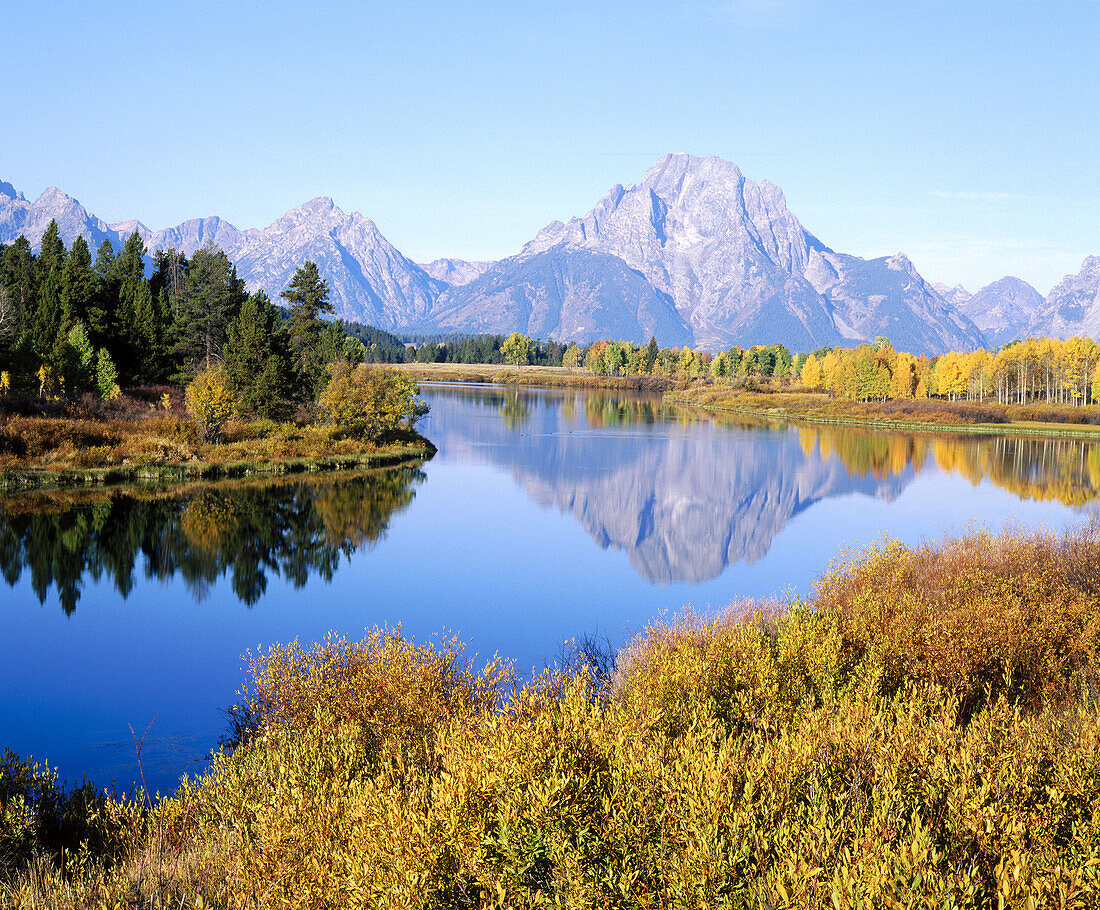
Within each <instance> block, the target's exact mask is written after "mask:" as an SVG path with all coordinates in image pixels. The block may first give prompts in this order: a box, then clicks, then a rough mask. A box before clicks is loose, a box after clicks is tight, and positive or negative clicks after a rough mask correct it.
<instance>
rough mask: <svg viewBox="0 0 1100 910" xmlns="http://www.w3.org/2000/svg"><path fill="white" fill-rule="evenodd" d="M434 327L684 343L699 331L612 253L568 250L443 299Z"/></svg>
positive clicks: (495, 272)
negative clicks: (689, 324) (654, 339)
mask: <svg viewBox="0 0 1100 910" xmlns="http://www.w3.org/2000/svg"><path fill="white" fill-rule="evenodd" d="M432 322H433V323H434V324H435V325H436V326H438V327H439V328H440V329H443V330H447V331H473V332H501V333H505V332H523V333H524V334H525V335H529V336H532V337H535V338H568V339H571V340H574V341H579V342H582V343H583V342H591V341H596V340H598V339H600V338H616V339H620V340H623V341H634V342H636V343H638V344H645V342H646V341H648V340H649V338H651V337H657V338H661V339H663V340H664V343H665V344H666V345H676V346H679V345H684V344H688V343H689V342H690V341H691V339H692V332H691V329H690V328H689V327H688V326H687V324H686V323H685V322H684V320H683V318H681V316H680V314H679V313H678V312H677V311H676V306H675V304H674V303H673V301H672V299H671V298H670V297H669V296H668V295H667V294H664V293H662V292H660V291H658V290H656V289H655V288H653V286H652V285H650V284H649V283H648V282H647V281H646V280H645V278H644V277H643V276H642V274H641V273H640V272H637V271H635V270H634V269H631V268H629V267H628V266H627V265H626V263H624V262H623V261H622V260H621V259H618V258H616V257H614V256H608V255H606V254H604V253H599V252H595V251H592V250H585V249H574V248H570V247H566V246H561V247H555V248H554V249H552V250H549V251H547V252H546V253H545V254H544V255H541V256H537V257H532V258H530V259H525V260H522V261H520V262H516V263H514V264H513V265H511V266H509V267H507V268H503V267H501V268H497V267H494V268H492V269H489V270H488V271H486V272H485V273H484V274H482V275H481V276H480V277H478V278H475V279H474V280H473V281H471V282H469V283H468V284H465V285H462V286H461V287H456V288H452V289H451V290H449V291H447V292H446V293H445V294H443V296H442V297H440V298H439V300H438V302H437V303H436V306H435V309H434V311H433V313H432Z"/></svg>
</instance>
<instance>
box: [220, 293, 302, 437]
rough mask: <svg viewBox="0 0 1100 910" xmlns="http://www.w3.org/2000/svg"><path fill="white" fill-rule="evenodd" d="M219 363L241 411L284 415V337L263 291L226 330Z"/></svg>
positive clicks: (286, 364) (286, 369)
mask: <svg viewBox="0 0 1100 910" xmlns="http://www.w3.org/2000/svg"><path fill="white" fill-rule="evenodd" d="M223 360H224V363H225V371H226V375H227V376H228V379H229V385H230V388H231V389H232V391H233V393H234V395H235V396H236V398H237V400H238V401H239V403H240V405H241V407H242V408H243V409H244V410H245V411H251V412H254V413H256V414H260V415H263V416H265V417H273V416H277V415H279V414H281V413H283V412H284V411H285V405H284V403H285V399H286V397H287V393H288V390H289V382H288V379H289V372H290V362H289V350H288V336H287V332H286V328H285V327H284V326H283V323H282V318H281V317H280V315H279V311H278V309H276V307H275V305H274V304H273V303H272V302H271V301H270V300H269V299H268V296H267V294H265V293H264V292H263V291H257V292H256V293H255V294H253V295H252V296H251V297H249V298H248V300H247V301H245V304H244V306H242V307H241V312H240V315H239V316H238V317H237V319H236V320H235V321H234V322H233V324H232V325H231V326H230V327H229V332H228V334H227V338H226V342H225V349H224V352H223Z"/></svg>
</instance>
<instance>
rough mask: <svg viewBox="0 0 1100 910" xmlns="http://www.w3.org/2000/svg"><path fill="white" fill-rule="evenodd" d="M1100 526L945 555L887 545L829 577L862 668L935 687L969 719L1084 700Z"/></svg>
mask: <svg viewBox="0 0 1100 910" xmlns="http://www.w3.org/2000/svg"><path fill="white" fill-rule="evenodd" d="M1098 567H1100V527H1098V525H1097V524H1095V523H1094V524H1091V525H1089V526H1088V527H1086V528H1083V529H1080V530H1076V531H1071V532H1067V533H1065V534H1063V535H1056V534H1053V533H1031V534H1025V533H1023V532H1017V531H1007V532H1005V533H1003V534H1000V535H993V534H990V533H989V532H987V531H975V532H972V533H969V534H966V535H964V536H962V537H958V538H954V539H951V540H948V541H945V542H943V543H942V544H925V545H923V546H919V547H907V546H905V545H904V544H901V543H899V542H897V541H884V542H882V543H879V544H877V545H874V546H872V547H870V548H868V549H866V550H862V551H859V552H857V553H855V554H854V555H853V556H851V557H850V558H848V559H845V560H842V561H841V562H840V564H838V565H837V566H835V567H834V568H833V569H832V570H831V571H829V572H828V573H826V574H825V575H824V576H823V577H822V578H820V579H819V580H818V582H817V585H816V598H815V605H816V608H817V610H818V611H819V612H821V613H823V614H827V615H835V617H836V618H837V621H838V623H839V629H840V634H841V636H842V638H843V642H844V647H845V649H846V650H847V651H848V652H849V653H850V655H851V656H852V658H853V659H858V660H863V661H870V662H872V663H873V664H874V665H875V666H876V667H880V668H881V670H882V672H883V674H884V681H885V685H887V686H888V687H890V689H892V690H896V689H897V688H898V687H899V686H901V685H902V684H903V683H909V682H914V681H915V682H935V683H937V684H939V685H941V686H943V687H944V688H945V689H946V690H947V691H949V692H951V693H953V694H956V695H958V696H959V698H960V699H961V701H962V704H963V705H964V707H966V708H967V709H969V708H971V707H974V706H976V705H978V704H979V703H980V702H982V701H983V700H985V699H987V698H988V697H989V696H990V695H994V696H996V695H999V694H1007V695H1010V696H1012V697H1014V698H1016V699H1018V700H1020V701H1021V702H1022V703H1024V704H1025V705H1026V706H1028V707H1029V708H1037V707H1041V706H1042V705H1043V704H1045V703H1046V702H1048V701H1051V700H1053V701H1054V702H1061V701H1064V700H1066V699H1067V698H1070V697H1072V696H1074V695H1075V694H1076V693H1077V690H1078V688H1079V686H1080V685H1081V684H1082V681H1083V680H1085V679H1086V678H1091V677H1092V676H1094V675H1095V673H1096V671H1097V669H1098V667H1100V570H1098Z"/></svg>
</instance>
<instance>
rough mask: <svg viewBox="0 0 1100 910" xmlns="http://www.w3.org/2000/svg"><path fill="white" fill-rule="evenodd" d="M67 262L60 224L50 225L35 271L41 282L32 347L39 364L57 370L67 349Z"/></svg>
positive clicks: (53, 222)
mask: <svg viewBox="0 0 1100 910" xmlns="http://www.w3.org/2000/svg"><path fill="white" fill-rule="evenodd" d="M65 258H66V250H65V244H64V243H63V242H62V240H61V234H60V232H59V231H58V228H57V221H55V220H54V221H50V224H49V227H47V228H46V233H44V234H43V235H42V248H41V250H40V251H39V253H38V263H37V267H36V271H37V273H38V275H39V278H40V281H39V285H38V294H37V301H36V306H35V311H34V318H33V322H32V328H31V346H32V347H33V349H34V353H35V354H36V355H37V356H38V358H39V360H41V361H43V362H44V363H47V364H49V365H50V366H51V367H53V368H55V369H56V368H57V367H58V366H59V361H60V357H61V356H62V355H63V354H64V345H65V338H64V335H63V334H62V331H61V327H62V322H63V321H64V309H63V306H62V303H61V289H62V285H63V275H62V272H63V269H64V267H65Z"/></svg>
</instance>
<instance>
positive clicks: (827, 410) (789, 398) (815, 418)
mask: <svg viewBox="0 0 1100 910" xmlns="http://www.w3.org/2000/svg"><path fill="white" fill-rule="evenodd" d="M665 401H666V402H667V403H669V404H674V405H678V406H683V407H696V408H703V409H706V410H710V411H724V412H728V413H735V414H747V415H753V416H757V417H766V418H772V419H779V420H802V421H808V422H811V423H818V424H826V425H832V426H859V427H877V428H881V429H889V430H905V431H916V432H936V433H967V434H973V435H981V436H1003V435H1022V436H1047V437H1065V438H1080V439H1100V407H1088V408H1070V407H1058V406H1044V405H1001V404H997V403H995V402H984V403H979V402H968V401H957V402H951V401H943V400H939V399H933V400H922V401H886V402H876V401H848V400H844V399H838V398H833V397H832V396H831V395H828V394H826V393H823V392H806V391H802V390H800V389H791V390H788V389H785V388H782V387H767V388H763V389H751V390H750V389H746V388H744V387H743V386H732V385H728V384H723V383H696V384H693V385H690V386H688V387H687V388H683V389H677V390H673V391H669V392H666V393H665Z"/></svg>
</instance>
